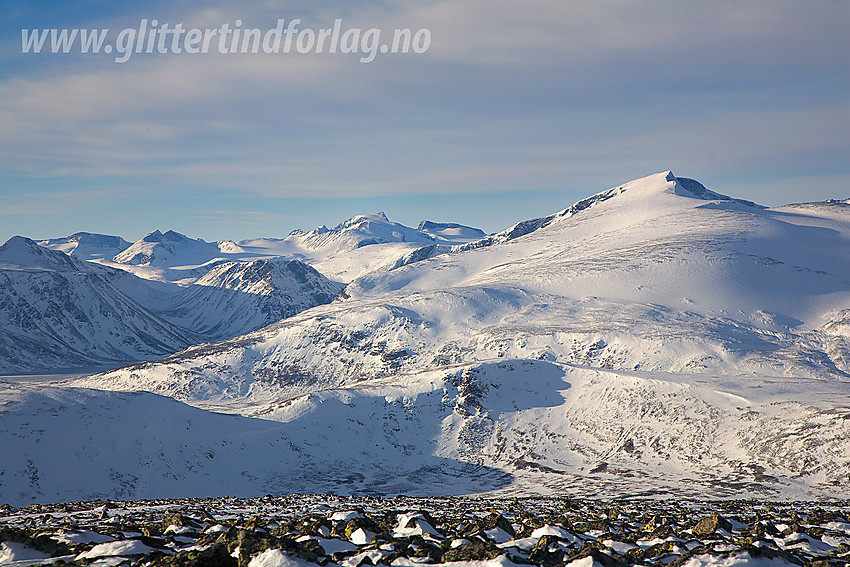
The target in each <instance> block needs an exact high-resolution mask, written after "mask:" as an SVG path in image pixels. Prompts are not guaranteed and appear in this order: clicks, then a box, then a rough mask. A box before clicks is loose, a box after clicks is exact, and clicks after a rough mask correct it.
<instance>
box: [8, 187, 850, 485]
mask: <svg viewBox="0 0 850 567" xmlns="http://www.w3.org/2000/svg"><path fill="white" fill-rule="evenodd" d="M364 222H379V219H364ZM357 226H361V225H360V223H359V222H355V223H352V225H351V226H349V227H342V228H341V229H340V231H343V232H344V231H345V230H347V229H349V228H352V227H357ZM338 228H339V227H338ZM423 228H424V227H423ZM334 230H336V229H334ZM355 230H359V229H355ZM370 230H371V229H370ZM440 230H443V229H440ZM328 232H330V231H328ZM320 233H321V234H325V233H324V232H322V231H317V232H316V234H315V235H314V236H315V237H316V238H318V237H321V234H320ZM479 236H480V235H479ZM295 237H297V238H300V239H302V241H303V240H305V239H306V238H307V236H305V235H303V234H302V235H295ZM327 238H330V237H327ZM405 238H406V239H407V238H408V236H407V235H405ZM295 240H296V238H292V240H290V244H291V243H292V242H294V241H295ZM353 241H354V240H349V241H347V242H353ZM429 241H430V244H425V243H421V242H420V243H416V244H415V248H412V249H411V250H409V251H408V254H414V255H415V254H416V250H423V251H422V252H419V254H421V256H422V257H419V258H412V259H415V260H417V261H412V262H404V261H401V262H399V260H398V258H399V257H396V258H395V259H394V260H393V263H392V264H390V265H389V266H388V267H391V268H394V269H388V267H387V264H386V263H384V264H381V269H379V270H376V271H373V272H371V273H367V274H364V275H362V276H361V277H358V278H357V279H355V280H354V281H352V282H351V283H350V284H349V285H348V286H346V288H345V290H344V291H343V294H342V295H341V298H340V299H338V300H336V301H334V302H332V303H329V304H325V305H319V306H316V307H313V308H311V309H307V310H305V311H302V312H300V313H298V314H296V315H294V316H292V317H289V318H287V319H283V320H281V321H278V322H277V323H274V324H272V325H270V326H268V327H265V328H263V329H261V330H258V331H255V332H252V333H248V334H246V335H243V336H240V337H237V338H234V339H231V340H226V341H221V342H218V343H212V344H202V345H196V346H193V347H190V348H187V349H186V350H184V351H182V352H180V353H177V354H175V355H172V356H170V357H168V358H165V359H163V360H161V361H157V362H149V363H144V364H139V365H133V366H129V367H126V368H123V369H118V370H115V371H110V372H105V373H101V374H98V375H93V376H90V377H87V378H83V379H78V380H74V381H71V382H68V383H67V384H65V386H66V387H67V386H74V387H86V388H98V389H102V390H112V391H121V390H125V391H137V390H146V391H148V392H154V393H158V394H164V395H167V396H170V397H173V398H176V399H178V400H182V401H185V402H188V403H190V404H191V405H194V406H196V408H202V409H207V410H214V411H219V412H225V413H234V414H241V415H242V416H245V417H251V418H253V419H255V420H265V421H263V423H266V424H267V427H268V429H267V431H272V430H274V431H279V432H280V435H281V437H280V438H281V439H284V438H285V439H287V440H288V442H287V443H286V444H285V446H284V444H283V443H278V444H274V443H266V444H265V447H269V446H270V447H272V449H271V451H272V452H273V453H274V454H276V455H277V456H278V457H279V464H277V465H271V468H264V467H265V465H258V467H257V469H256V470H258V471H260V472H254V473H251V474H253V477H254V481H252V482H253V484H251V487H256V488H252V490H253V489H256V490H257V491H258V492H259V493H261V492H274V491H280V492H286V491H291V490H307V491H317V492H318V491H326V490H330V491H334V492H342V493H345V492H352V491H357V492H370V491H371V492H376V493H385V494H386V493H392V494H395V493H399V492H410V493H413V494H440V493H445V491H446V490H447V489H446V487H447V486H458V487H461V488H460V489H459V490H460V491H484V490H497V491H498V492H499V493H501V494H506V495H508V494H515V495H519V494H529V493H554V494H574V495H587V494H588V493H593V494H602V495H614V494H632V495H635V494H664V493H673V494H679V495H689V496H693V495H701V496H712V497H728V496H739V497H752V496H774V495H778V496H780V497H786V498H802V497H805V498H811V497H824V496H837V495H846V494H847V492H848V490H850V477H848V476H847V474H846V471H847V470H850V418H849V417H848V416H850V333H848V330H850V205H848V204H847V203H846V202H843V201H830V202H825V203H814V204H802V205H790V206H788V207H780V208H775V209H768V208H764V207H761V206H759V205H756V204H754V203H751V202H748V201H743V200H738V199H734V198H730V197H725V196H723V195H720V194H718V193H715V192H713V191H710V190H708V189H706V188H705V187H704V186H702V185H701V184H699V183H698V182H696V181H693V180H689V179H685V178H677V177H675V176H674V175H673V174H672V173H670V172H664V173H660V174H656V175H652V176H649V177H646V178H643V179H638V180H635V181H632V182H629V183H625V184H623V185H621V186H618V187H614V188H611V189H608V190H606V191H603V192H601V193H598V194H596V195H593V196H591V197H589V198H587V199H583V200H582V201H579V202H578V203H575V204H574V205H572V206H569V207H567V208H565V209H563V210H562V211H560V212H558V213H553V214H552V215H549V216H547V217H542V218H540V219H532V220H530V221H525V222H521V223H518V224H517V225H515V226H514V227H512V228H510V229H508V230H506V231H504V232H503V233H499V234H497V235H494V236H493V237H486V236H485V237H484V238H478V239H477V240H476V241H474V242H469V241H467V242H466V243H463V242H459V243H453V244H451V243H449V242H438V241H434V240H430V239H429ZM234 245H235V243H234ZM385 245H392V246H396V245H398V243H387V244H385ZM239 246H241V245H239ZM245 246H250V244H245ZM299 246H301V249H302V250H305V249H306V248H307V246H306V245H303V242H302V244H299ZM378 246H381V244H369V245H365V246H362V247H360V248H354V249H353V250H361V249H369V248H372V249H374V250H377V249H378V248H377V247H378ZM428 246H440V247H442V246H445V249H439V250H438V252H439V253H437V254H430V253H428V252H427V247H428ZM376 254H378V253H377V252H376ZM378 256H380V254H378ZM317 257H318V256H313V258H314V259H315V258H317ZM386 259H389V256H387V257H386ZM339 265H341V264H337V266H339ZM314 266H315V264H314ZM319 271H321V269H319ZM225 279H226V278H225ZM14 395H15V396H19V395H18V394H14ZM16 399H18V398H16ZM28 407H29V403H28V402H27V403H23V402H22V405H21V406H20V409H19V410H17V411H18V414H16V415H20V416H27V417H19V418H15V419H18V420H20V421H21V422H25V421H26V419H28V416H29V415H30V414H31V413H32V412H31V410H30V409H27V408H28ZM5 415H6V414H3V415H0V420H2V419H4V416H5ZM9 419H11V418H9ZM10 423H13V425H12V426H11V427H9V428H7V429H8V430H9V431H21V430H22V428H23V425H20V424H18V425H15V424H17V423H18V422H17V421H12V422H10ZM3 428H5V426H4V427H3ZM278 428H280V429H278ZM21 435H23V433H21ZM254 438H255V437H253V436H251V435H247V436H246V437H245V439H246V440H247V439H251V440H253V439H254ZM246 443H247V441H246ZM262 444H263V443H259V444H258V446H259V445H262ZM245 446H251V447H252V446H253V445H250V443H247V445H245ZM252 450H253V449H252ZM257 450H259V449H257ZM265 450H266V451H269V449H267V448H266V449H265ZM245 458H246V459H248V457H245ZM250 458H251V459H253V458H259V457H254V456H251V457H250ZM45 459H46V460H45V461H44V462H45V463H46V464H45V465H43V466H44V467H47V468H48V469H49V468H50V467H51V466H52V465H51V464H50V460H49V459H47V457H45ZM18 460H19V461H20V463H19V464H18V465H16V467H17V468H16V469H14V470H16V471H18V470H19V471H25V470H26V467H27V465H26V461H25V458H24V457H21V459H18ZM249 460H250V459H249ZM33 462H34V463H36V459H33ZM181 462H182V461H181ZM293 463H294V464H293ZM35 466H37V467H39V470H42V468H41V467H42V465H38V464H37V463H36V465H35ZM193 466H195V465H193ZM222 466H223V467H224V468H223V469H222V471H223V472H222V474H223V475H225V476H227V475H229V474H230V472H229V469H227V467H229V466H230V465H222ZM478 467H481V468H478ZM9 470H12V469H9ZM126 470H136V471H140V472H139V473H138V474H137V473H130V474H135V475H136V476H138V478H143V477H145V476H146V475H148V474H153V475H157V474H159V473H156V472H154V473H149V472H148V471H147V470H145V469H143V468H140V467H139V466H138V465H137V464H136V465H133V464H132V463H131V464H130V465H127V468H126ZM205 470H206V469H205ZM275 471H278V472H280V471H282V473H281V475H280V476H278V477H275V476H274V473H275ZM293 471H294V472H293ZM10 474H11V475H12V476H13V477H14V478H17V476H15V475H18V476H21V475H24V474H25V473H24V472H16V473H10V472H7V475H10ZM450 477H451V478H452V480H448V479H449V478H450ZM0 478H1V477H0ZM269 478H277V480H276V481H273V480H266V479H269ZM175 486H176V485H175ZM236 486H239V487H242V486H245V485H243V484H238V483H237V484H236ZM21 490H23V492H24V493H25V494H27V495H29V494H32V493H33V492H32V490H30V489H27V488H26V487H23V488H22V489H21Z"/></svg>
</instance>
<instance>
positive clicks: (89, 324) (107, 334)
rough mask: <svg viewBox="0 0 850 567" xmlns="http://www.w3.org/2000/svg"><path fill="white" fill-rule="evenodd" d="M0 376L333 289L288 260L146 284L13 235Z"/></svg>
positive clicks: (2, 309)
mask: <svg viewBox="0 0 850 567" xmlns="http://www.w3.org/2000/svg"><path fill="white" fill-rule="evenodd" d="M0 283H2V285H0V374H16V373H25V374H26V373H40V372H56V371H60V370H61V371H67V370H72V369H92V368H96V367H100V366H104V365H113V366H114V365H117V364H126V363H130V362H137V361H140V360H149V359H152V358H158V357H162V356H165V355H167V354H170V353H173V352H176V351H178V350H180V349H182V348H185V347H187V346H189V345H191V344H197V343H199V342H202V341H212V340H221V339H224V338H231V337H234V336H237V335H240V334H243V333H246V332H249V331H253V330H256V329H259V328H261V327H264V326H265V325H268V324H269V323H272V322H274V321H277V320H279V319H282V318H284V317H287V316H289V315H292V314H294V313H296V312H298V311H301V310H303V309H306V308H308V307H312V306H315V305H318V304H320V303H328V302H330V301H332V300H333V299H334V298H335V297H336V296H337V294H338V293H339V289H340V288H341V286H340V285H339V284H335V283H333V282H330V281H329V280H328V279H327V278H325V277H324V276H322V275H321V274H319V273H318V272H316V271H315V270H314V269H312V268H310V267H309V266H307V265H305V264H303V263H301V262H298V261H281V262H276V261H273V260H261V261H257V262H248V263H232V262H231V263H226V264H222V265H219V266H216V267H215V268H213V269H212V271H210V272H208V273H207V274H206V275H205V276H204V278H202V279H201V280H199V281H198V283H197V284H196V285H191V286H188V287H184V286H178V285H174V284H169V283H161V282H154V281H150V280H145V279H141V278H137V277H136V276H134V275H132V274H130V273H128V272H125V271H122V270H117V269H114V268H110V267H108V266H103V265H100V264H96V263H92V262H87V261H84V260H78V259H77V258H75V257H73V256H70V255H68V254H65V253H62V252H57V251H55V250H50V249H47V248H45V247H42V246H39V245H37V244H36V243H35V242H34V241H32V240H29V239H27V238H23V237H15V238H12V239H10V240H9V241H8V242H7V243H6V244H4V245H3V246H0Z"/></svg>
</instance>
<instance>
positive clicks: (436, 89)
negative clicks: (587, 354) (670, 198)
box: [0, 0, 850, 241]
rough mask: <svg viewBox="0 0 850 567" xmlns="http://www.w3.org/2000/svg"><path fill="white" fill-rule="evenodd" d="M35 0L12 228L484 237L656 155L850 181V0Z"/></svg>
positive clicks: (12, 177)
mask: <svg viewBox="0 0 850 567" xmlns="http://www.w3.org/2000/svg"><path fill="white" fill-rule="evenodd" d="M239 4H240V3H231V2H227V3H225V2H221V3H219V4H216V3H215V2H181V3H172V2H167V3H166V2H162V3H158V2H145V3H141V2H115V1H113V2H106V1H92V2H73V1H70V2H65V3H59V4H56V3H53V2H50V3H48V2H31V1H19V0H11V1H7V2H6V3H5V8H6V9H5V10H4V11H3V14H2V15H0V34H2V35H0V45H2V51H0V101H2V104H0V241H5V240H6V239H8V238H9V237H11V236H13V235H15V234H22V235H25V236H30V237H33V238H47V237H57V236H66V235H68V234H71V233H73V232H76V231H79V230H86V231H90V232H100V233H106V234H118V235H121V236H123V237H125V238H127V239H128V240H135V239H137V238H139V237H141V236H143V235H144V234H146V233H148V232H150V231H152V230H154V229H157V228H159V229H162V230H166V229H174V230H177V231H179V232H183V233H185V234H187V235H189V236H192V237H200V238H204V239H206V240H220V239H226V238H230V239H241V238H249V237H258V236H272V237H283V236H285V235H286V234H288V233H289V231H291V230H292V229H295V228H303V229H309V228H313V227H315V226H317V225H320V224H327V225H333V224H336V223H338V222H340V221H342V220H344V219H346V218H348V217H350V216H353V215H354V214H357V213H363V212H376V211H378V210H382V211H385V212H386V213H387V215H388V216H389V218H390V219H391V220H396V221H398V222H402V223H404V224H408V225H415V224H416V223H417V222H418V221H419V220H421V219H426V218H427V219H431V220H437V221H456V222H462V223H464V224H469V225H473V226H478V227H480V228H482V229H484V230H486V231H488V232H491V231H496V230H500V229H502V228H504V227H506V226H508V225H510V224H513V223H514V222H516V221H519V220H522V219H525V218H530V217H534V216H540V215H543V214H548V213H551V212H554V211H556V210H559V209H562V208H564V207H566V206H568V205H570V204H571V203H572V202H574V201H576V200H578V199H580V198H582V197H585V196H587V195H589V194H592V193H595V192H598V191H601V190H604V189H607V188H608V187H611V186H614V185H617V184H619V183H622V182H625V181H628V180H630V179H633V178H637V177H642V176H645V175H648V174H651V173H655V172H658V171H664V170H667V169H672V170H673V171H674V172H675V173H676V174H677V175H681V176H686V177H693V178H696V179H699V180H700V181H702V182H703V183H704V184H706V185H707V186H709V187H710V188H712V189H714V190H716V191H719V192H721V193H727V194H732V195H734V196H737V197H742V198H747V199H751V200H754V201H757V202H760V203H763V204H766V205H778V204H784V203H788V202H797V201H812V200H821V199H826V198H848V197H850V56H848V53H850V3H848V2H844V1H840V0H835V1H827V0H813V1H809V2H797V1H794V2H786V1H782V0H765V1H743V2H742V1H740V0H738V1H734V2H725V1H717V2H700V3H697V2H674V1H672V0H671V1H668V2H656V1H646V2H606V1H602V2H599V1H588V2H565V1H563V0H531V1H529V2H522V3H518V2H501V1H493V0H456V1H450V2H444V1H436V2H434V1H424V2H422V1H418V2H391V3H388V2H370V1H365V2H360V3H357V4H353V3H348V2H332V1H325V2H322V1H309V2H308V1H304V0H300V1H291V2H257V3H250V4H248V5H239ZM143 18H147V19H157V20H158V21H159V22H161V23H166V22H167V23H169V24H170V25H171V26H174V25H175V24H177V23H182V24H183V26H184V28H219V27H220V26H222V25H223V24H229V25H230V26H231V27H233V26H234V25H235V24H234V22H235V21H236V20H237V19H240V20H242V21H243V22H244V23H243V26H242V27H243V28H249V27H256V28H259V29H261V30H264V31H265V30H268V29H270V28H274V27H275V25H276V23H277V20H278V18H284V19H285V20H286V21H289V20H291V19H294V18H300V19H301V23H300V29H303V28H311V29H313V30H318V29H321V28H328V27H331V26H332V25H333V23H334V20H335V19H337V18H339V19H341V20H342V25H343V29H350V28H361V29H363V30H366V29H369V28H378V29H380V30H381V31H382V34H383V35H382V39H383V38H386V37H388V36H391V35H392V32H393V30H394V29H395V28H410V29H411V30H414V31H415V30H419V29H427V30H428V31H429V32H430V36H431V43H430V45H429V47H428V49H427V51H425V52H423V53H407V54H392V53H388V54H384V55H381V54H378V55H377V56H376V57H375V60H374V61H372V62H370V63H361V62H360V57H361V55H360V54H355V53H349V54H342V53H336V54H329V53H321V54H316V53H304V54H302V53H297V52H294V53H288V54H282V53H278V54H274V53H271V54H265V53H257V54H252V53H247V54H241V53H237V54H229V53H228V54H219V53H216V52H213V53H207V54H187V53H181V54H175V53H167V54H159V53H154V54H151V55H146V54H144V53H142V54H138V55H135V54H134V55H133V56H132V57H131V58H130V59H129V60H128V61H127V62H126V63H123V64H119V63H116V62H115V61H114V59H115V53H113V54H111V55H107V54H105V53H100V54H85V55H83V54H81V53H79V47H78V46H75V47H76V53H75V52H74V49H72V51H71V52H70V53H68V54H61V53H59V54H53V53H49V52H47V50H45V52H42V53H39V54H35V53H26V54H25V53H22V49H21V29H22V28H26V29H33V28H36V29H49V28H57V29H61V28H69V29H71V28H86V29H90V28H97V29H109V30H110V31H109V36H108V39H107V43H110V42H112V43H114V42H115V38H116V36H117V35H118V33H119V32H120V31H121V30H123V29H133V28H138V27H139V24H140V20H141V19H143Z"/></svg>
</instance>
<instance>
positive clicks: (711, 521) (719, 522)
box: [691, 512, 732, 536]
mask: <svg viewBox="0 0 850 567" xmlns="http://www.w3.org/2000/svg"><path fill="white" fill-rule="evenodd" d="M717 530H726V531H727V532H731V531H732V524H731V523H729V521H728V520H726V519H725V518H724V517H723V516H721V515H720V514H718V513H717V512H714V513H713V514H711V516H706V517H705V518H702V519H701V520H700V521H699V522H697V525H696V526H694V527H693V529H692V530H691V533H693V534H694V535H695V536H707V535H709V534H713V533H715V532H716V531H717Z"/></svg>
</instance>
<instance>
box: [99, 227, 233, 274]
mask: <svg viewBox="0 0 850 567" xmlns="http://www.w3.org/2000/svg"><path fill="white" fill-rule="evenodd" d="M218 253H219V249H218V245H217V244H216V243H214V242H205V241H204V240H201V239H200V238H198V239H194V240H193V239H191V238H189V237H187V236H185V235H183V234H180V233H179V232H174V231H173V230H169V231H166V232H165V233H162V232H160V231H159V230H155V231H153V232H151V233H150V234H148V235H146V236H144V237H143V238H141V239H139V240H137V241H136V242H134V243H133V244H132V245H131V246H130V247H128V248H127V249H126V250H124V251H123V252H121V253H119V254H117V255H116V256H115V258H113V260H114V261H115V262H117V263H119V264H132V265H135V266H158V267H165V266H167V267H176V266H185V265H197V264H203V263H205V262H208V261H209V260H211V259H213V258H215V257H216V255H217V254H218Z"/></svg>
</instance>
